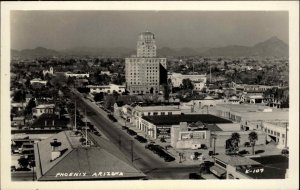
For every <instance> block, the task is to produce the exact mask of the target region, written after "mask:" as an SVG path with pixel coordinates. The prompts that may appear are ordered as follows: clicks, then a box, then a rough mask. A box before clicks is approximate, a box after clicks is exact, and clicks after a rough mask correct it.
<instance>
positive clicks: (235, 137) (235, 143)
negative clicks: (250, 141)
mask: <svg viewBox="0 0 300 190" xmlns="http://www.w3.org/2000/svg"><path fill="white" fill-rule="evenodd" d="M240 138H241V136H240V134H239V133H236V132H235V133H232V134H231V138H230V139H231V144H232V149H233V150H232V151H233V152H234V153H236V152H237V151H238V150H239V142H240Z"/></svg>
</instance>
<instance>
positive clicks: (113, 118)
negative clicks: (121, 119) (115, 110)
mask: <svg viewBox="0 0 300 190" xmlns="http://www.w3.org/2000/svg"><path fill="white" fill-rule="evenodd" d="M107 116H108V118H109V119H110V120H111V121H113V122H117V121H118V120H117V119H116V118H115V117H114V116H113V115H112V114H108V115H107Z"/></svg>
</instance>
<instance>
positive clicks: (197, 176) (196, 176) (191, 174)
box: [189, 173, 204, 179]
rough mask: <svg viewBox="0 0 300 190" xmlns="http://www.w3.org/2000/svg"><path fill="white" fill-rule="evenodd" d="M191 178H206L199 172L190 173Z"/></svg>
mask: <svg viewBox="0 0 300 190" xmlns="http://www.w3.org/2000/svg"><path fill="white" fill-rule="evenodd" d="M189 179H204V178H203V177H202V176H201V175H200V174H198V173H190V174H189Z"/></svg>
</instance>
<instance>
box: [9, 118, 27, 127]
mask: <svg viewBox="0 0 300 190" xmlns="http://www.w3.org/2000/svg"><path fill="white" fill-rule="evenodd" d="M24 125H25V117H23V116H22V117H13V119H12V121H11V126H12V127H18V126H24Z"/></svg>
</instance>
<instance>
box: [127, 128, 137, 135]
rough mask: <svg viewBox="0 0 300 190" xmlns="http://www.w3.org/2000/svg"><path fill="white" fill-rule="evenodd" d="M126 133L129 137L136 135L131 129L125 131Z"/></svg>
mask: <svg viewBox="0 0 300 190" xmlns="http://www.w3.org/2000/svg"><path fill="white" fill-rule="evenodd" d="M127 133H128V134H129V135H131V136H135V135H137V133H136V132H135V131H134V130H131V129H127Z"/></svg>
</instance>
